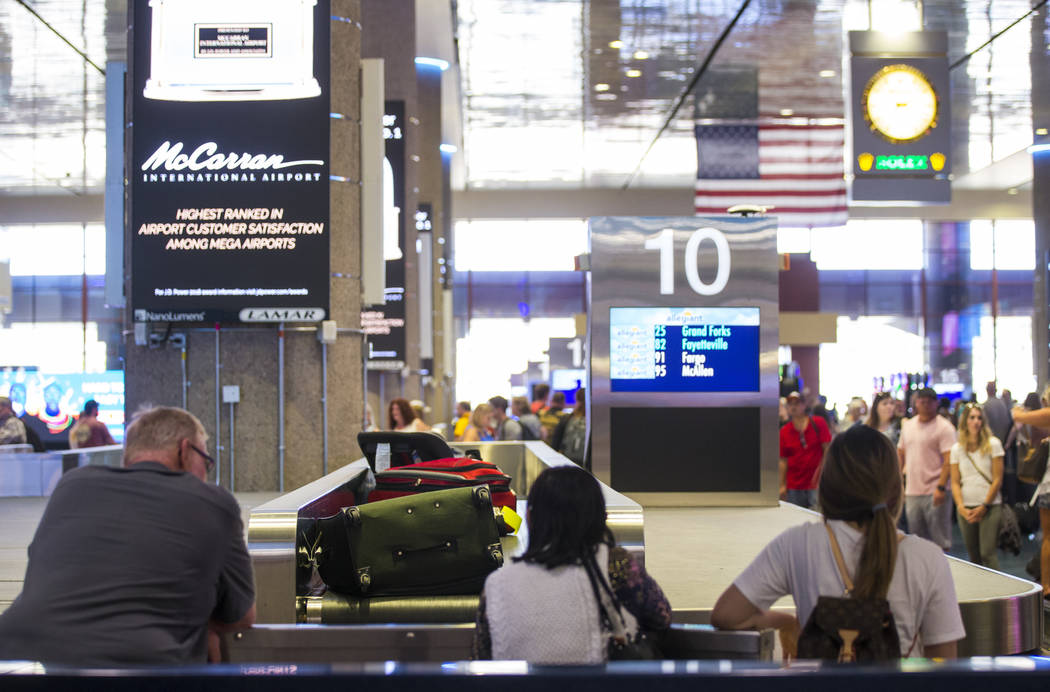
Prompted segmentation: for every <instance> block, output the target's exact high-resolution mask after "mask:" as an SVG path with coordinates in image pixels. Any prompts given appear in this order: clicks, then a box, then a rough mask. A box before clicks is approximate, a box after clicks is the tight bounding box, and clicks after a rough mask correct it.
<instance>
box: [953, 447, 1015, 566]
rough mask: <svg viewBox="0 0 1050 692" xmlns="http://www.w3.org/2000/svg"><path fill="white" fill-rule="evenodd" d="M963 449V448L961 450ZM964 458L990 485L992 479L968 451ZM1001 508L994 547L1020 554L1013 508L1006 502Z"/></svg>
mask: <svg viewBox="0 0 1050 692" xmlns="http://www.w3.org/2000/svg"><path fill="white" fill-rule="evenodd" d="M963 451H965V450H963ZM966 458H967V459H969V460H970V465H971V466H973V470H974V471H976V472H977V473H978V475H980V477H981V478H983V479H984V482H985V483H987V484H988V485H992V479H991V478H989V477H988V476H986V475H985V473H984V471H982V470H981V468H980V467H979V466H978V465H977V462H975V461H974V460H973V457H972V456H970V453H969V452H966ZM999 506H1000V507H1001V508H1002V509H1001V511H1000V513H999V535H998V538H997V540H996V547H998V548H999V550H1005V551H1009V552H1011V553H1013V554H1014V555H1020V554H1021V528H1020V527H1019V526H1018V524H1017V515H1016V514H1014V508H1013V507H1011V506H1010V505H1008V504H1006V503H1002V504H1000V505H999Z"/></svg>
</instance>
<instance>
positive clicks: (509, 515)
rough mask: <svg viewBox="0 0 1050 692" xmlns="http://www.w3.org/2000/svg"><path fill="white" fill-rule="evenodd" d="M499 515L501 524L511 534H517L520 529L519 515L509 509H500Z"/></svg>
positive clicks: (504, 507) (505, 507)
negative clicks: (505, 526) (504, 525)
mask: <svg viewBox="0 0 1050 692" xmlns="http://www.w3.org/2000/svg"><path fill="white" fill-rule="evenodd" d="M499 515H500V518H501V519H503V523H505V524H506V525H507V526H508V527H510V532H511V533H517V531H518V529H519V528H521V515H520V514H518V513H517V512H515V511H514V510H513V509H511V508H510V507H507V506H503V507H500V508H499Z"/></svg>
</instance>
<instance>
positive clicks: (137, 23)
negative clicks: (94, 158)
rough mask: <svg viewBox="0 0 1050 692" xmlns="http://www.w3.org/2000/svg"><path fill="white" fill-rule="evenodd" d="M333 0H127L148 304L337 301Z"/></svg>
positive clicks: (141, 264) (176, 315)
mask: <svg viewBox="0 0 1050 692" xmlns="http://www.w3.org/2000/svg"><path fill="white" fill-rule="evenodd" d="M329 9H330V8H329V0H280V1H278V0H225V1H224V2H214V1H210V0H209V1H204V0H153V1H152V2H151V1H150V0H132V2H131V3H129V12H130V14H131V26H132V31H131V33H130V38H129V41H130V45H129V54H130V56H131V60H130V65H129V74H128V86H127V89H128V93H127V99H126V101H127V103H128V104H129V105H128V110H127V113H126V120H127V123H128V125H129V129H130V131H131V135H130V147H129V155H128V159H127V161H126V170H127V171H128V186H129V188H128V193H129V194H128V196H127V197H128V205H129V209H128V210H127V211H128V213H127V214H126V218H127V219H128V220H129V221H128V227H127V233H128V234H129V235H130V243H129V244H130V246H131V272H130V273H131V307H132V308H133V314H134V315H135V316H136V319H139V318H140V317H141V318H144V321H175V322H179V321H203V322H283V321H288V322H293V321H311V322H312V321H318V320H322V319H324V318H325V317H326V316H327V314H328V310H329V275H330V270H329V233H330V218H329V185H330V184H331V183H330V175H329V122H330V117H331V116H330V90H329V66H328V54H329V26H330V12H329Z"/></svg>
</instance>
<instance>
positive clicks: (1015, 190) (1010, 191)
mask: <svg viewBox="0 0 1050 692" xmlns="http://www.w3.org/2000/svg"><path fill="white" fill-rule="evenodd" d="M1006 194H1008V195H1016V194H1017V188H1016V187H1011V188H1010V189H1009V190H1007V191H1006Z"/></svg>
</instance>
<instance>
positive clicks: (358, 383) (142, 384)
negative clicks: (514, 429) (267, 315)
mask: <svg viewBox="0 0 1050 692" xmlns="http://www.w3.org/2000/svg"><path fill="white" fill-rule="evenodd" d="M331 14H332V21H331V52H330V67H331V109H332V112H334V113H341V114H343V115H344V118H343V119H332V120H331V121H330V127H331V144H330V153H329V160H330V162H331V173H332V174H333V175H334V176H341V177H344V178H346V179H347V182H334V181H333V182H332V183H331V190H330V200H329V204H330V212H331V215H330V223H329V229H330V236H329V238H330V279H329V281H330V289H331V311H330V315H329V317H330V319H334V320H336V321H337V323H338V324H339V326H341V327H349V328H358V327H359V325H360V313H361V288H360V283H359V281H358V277H359V275H360V262H361V260H360V244H361V220H360V206H361V190H360V185H359V184H358V181H359V180H360V178H361V175H360V130H359V128H358V123H359V121H360V86H359V79H360V77H359V75H360V53H361V23H360V22H361V17H360V0H332V5H331ZM127 246H130V243H127V244H126V247H127ZM125 262H126V264H125V266H126V267H128V268H129V271H128V272H127V273H128V274H129V275H130V274H131V273H133V272H135V271H148V270H149V268H148V267H134V266H131V263H130V256H129V255H126V259H125ZM129 319H130V318H129ZM164 326H165V325H153V328H154V331H158V330H159V332H158V333H159V334H161V335H162V334H163V333H164V331H163V328H164ZM314 327H315V325H307V324H302V325H294V324H288V325H286V328H285V330H284V337H285V343H284V346H285V354H284V363H285V371H284V378H283V380H284V393H285V408H284V416H283V419H282V418H281V417H280V416H279V408H278V398H279V397H278V395H279V386H278V381H279V370H278V344H279V339H280V333H279V328H278V327H277V326H275V325H256V326H252V327H247V326H244V325H239V324H230V325H221V329H216V328H214V327H212V326H207V325H199V324H187V325H172V329H171V332H172V333H173V334H180V333H181V334H185V335H186V336H187V348H186V355H185V368H186V370H185V372H186V380H185V387H186V391H187V408H188V409H189V410H190V411H191V412H192V413H194V414H195V415H196V416H197V417H198V418H200V420H201V422H202V423H203V424H204V426H205V428H206V430H207V432H208V435H209V438H210V442H209V445H210V446H211V448H212V450H214V451H215V452H217V453H218V454H217V456H219V457H220V460H221V464H222V468H221V476H220V480H221V482H222V484H223V485H225V486H227V487H229V485H230V482H231V479H230V466H229V460H230V454H231V451H234V450H235V459H236V468H235V477H234V478H233V479H232V480H233V482H234V487H235V489H236V490H237V491H272V490H276V489H278V487H279V486H281V485H282V481H283V487H284V489H285V491H289V490H292V489H294V488H297V487H299V486H301V485H303V484H305V483H307V482H309V481H311V480H314V479H316V478H318V477H319V476H320V475H321V472H322V465H323V441H324V437H323V436H324V429H323V426H322V422H321V421H322V418H323V408H322V407H323V403H322V402H323V399H324V398H325V397H324V391H323V389H322V387H321V368H322V359H321V356H322V348H321V344H320V343H319V341H318V339H317V333H316V330H315V329H314ZM125 333H126V336H125V337H124V347H125V349H126V352H127V360H126V397H125V400H126V412H127V414H128V415H129V416H130V415H132V414H134V412H135V411H136V410H137V409H138V408H139V407H140V406H142V405H145V404H152V405H169V406H180V405H181V404H182V394H183V387H184V384H183V383H184V380H183V377H182V372H183V370H182V368H183V354H182V352H181V351H180V350H177V349H176V348H174V347H173V346H172V345H171V342H170V341H169V342H163V343H160V344H159V345H155V346H152V347H151V346H136V345H135V342H134V338H133V336H132V335H131V334H127V330H126V331H125ZM327 365H328V392H327V402H328V420H329V425H328V434H329V444H328V447H329V450H330V453H329V460H328V468H329V470H330V471H331V470H334V469H335V468H338V467H339V466H342V465H345V464H346V463H349V462H350V461H353V460H354V459H357V458H360V456H361V454H360V450H358V448H357V444H356V435H357V432H358V431H359V430H360V429H361V421H362V418H363V415H362V413H363V403H362V401H361V391H362V380H361V378H362V357H361V340H360V338H359V337H358V336H356V335H354V334H349V333H343V334H340V335H339V338H338V340H337V341H336V343H335V344H333V345H331V346H329V347H328V361H327ZM216 380H218V381H216ZM222 385H237V386H239V387H240V396H241V401H240V403H239V404H237V405H236V408H235V411H234V414H233V416H234V432H235V439H234V440H233V445H232V449H231V444H230V409H229V407H228V406H227V405H225V404H222V403H221V401H220V402H218V404H219V405H218V406H217V405H216V404H217V402H216V397H217V396H219V391H218V390H219V389H220V388H221V386H222ZM217 409H218V416H217ZM217 417H218V419H219V420H218V421H217V420H216V418H217ZM281 426H283V428H284V440H285V450H284V451H285V454H284V474H283V478H282V477H280V476H279V472H278V468H279V439H280V429H281Z"/></svg>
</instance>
